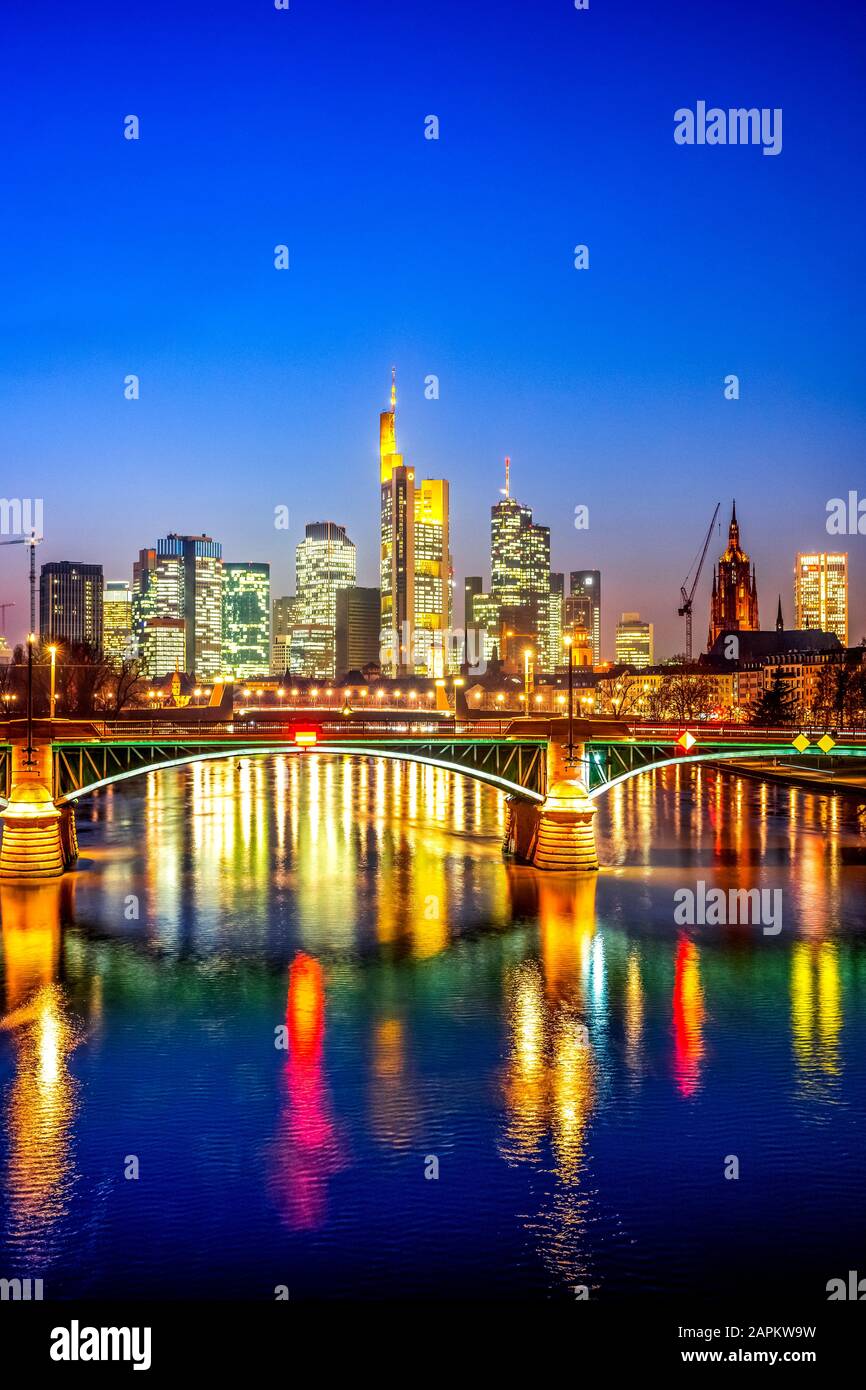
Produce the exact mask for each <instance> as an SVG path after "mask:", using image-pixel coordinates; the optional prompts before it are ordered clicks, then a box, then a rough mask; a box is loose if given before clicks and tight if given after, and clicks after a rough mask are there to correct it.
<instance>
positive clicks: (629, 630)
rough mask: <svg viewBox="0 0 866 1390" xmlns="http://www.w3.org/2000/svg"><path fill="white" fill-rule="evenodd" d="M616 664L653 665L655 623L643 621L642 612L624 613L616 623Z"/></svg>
mask: <svg viewBox="0 0 866 1390" xmlns="http://www.w3.org/2000/svg"><path fill="white" fill-rule="evenodd" d="M616 664H617V665H618V666H636V667H638V668H640V667H643V666H652V664H653V625H652V623H642V622H641V617H640V613H623V615H622V618H621V619H620V621H619V622H618V623H617V625H616Z"/></svg>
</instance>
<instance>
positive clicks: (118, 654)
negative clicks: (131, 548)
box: [102, 579, 136, 662]
mask: <svg viewBox="0 0 866 1390" xmlns="http://www.w3.org/2000/svg"><path fill="white" fill-rule="evenodd" d="M102 650H103V652H104V654H105V656H106V657H107V658H108V660H109V661H118V662H119V661H128V660H129V659H130V657H132V656H135V655H136V648H135V641H134V637H133V631H132V588H131V586H130V583H129V580H128V579H109V580H106V584H105V591H104V593H103V595H102Z"/></svg>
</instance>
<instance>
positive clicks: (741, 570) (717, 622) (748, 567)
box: [707, 502, 761, 648]
mask: <svg viewBox="0 0 866 1390" xmlns="http://www.w3.org/2000/svg"><path fill="white" fill-rule="evenodd" d="M760 626H761V624H760V622H759V620H758V584H757V580H756V578H755V566H754V565H753V564H752V563H751V561H750V560H749V557H748V555H747V554H746V552H745V551H744V550H743V549H742V547H741V546H740V525H739V522H738V521H737V504H736V502H735V503H734V505H733V509H732V511H731V524H730V526H729V527H728V546H727V549H726V551H725V553H724V555H722V556H720V558H719V562H718V566H717V568H716V570H715V572H714V574H713V597H712V600H711V604H710V632H709V640H708V643H707V646H708V648H709V647H712V645H713V643H714V642H715V640H716V638H717V637H718V636H719V634H720V633H722V632H757V631H758V629H759V628H760Z"/></svg>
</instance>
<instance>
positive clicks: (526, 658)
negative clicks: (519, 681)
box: [523, 647, 533, 719]
mask: <svg viewBox="0 0 866 1390" xmlns="http://www.w3.org/2000/svg"><path fill="white" fill-rule="evenodd" d="M532 656H533V652H532V648H531V647H524V649H523V708H524V710H525V712H526V718H527V719H528V718H529V663H530V662H531V660H532Z"/></svg>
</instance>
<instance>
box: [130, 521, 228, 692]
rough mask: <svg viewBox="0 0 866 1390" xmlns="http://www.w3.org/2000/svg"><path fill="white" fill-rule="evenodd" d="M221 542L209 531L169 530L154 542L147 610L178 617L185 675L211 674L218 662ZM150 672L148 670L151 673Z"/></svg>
mask: <svg viewBox="0 0 866 1390" xmlns="http://www.w3.org/2000/svg"><path fill="white" fill-rule="evenodd" d="M222 570H223V562H222V546H221V545H220V543H219V541H215V540H212V539H211V537H210V536H205V535H201V536H179V535H176V534H174V533H173V532H172V533H170V534H169V535H168V536H166V537H164V538H163V539H161V540H158V541H157V543H156V568H155V570H154V572H153V575H152V577H151V578H150V581H149V585H148V588H149V590H150V589H155V594H154V595H153V598H152V602H153V616H154V617H158V618H182V619H183V622H184V624H185V629H186V631H185V642H184V646H185V652H186V656H185V665H184V669H185V670H186V671H187V672H188V674H189V675H191V676H195V677H197V678H198V679H199V680H213V679H214V677H216V676H217V675H219V674H220V668H221V664H222V629H223V612H222V578H223V575H222ZM151 674H154V673H151Z"/></svg>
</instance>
